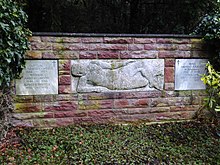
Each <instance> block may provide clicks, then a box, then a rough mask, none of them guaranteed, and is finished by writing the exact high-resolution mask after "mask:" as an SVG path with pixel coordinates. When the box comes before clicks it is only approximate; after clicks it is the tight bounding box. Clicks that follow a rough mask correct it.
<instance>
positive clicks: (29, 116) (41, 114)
mask: <svg viewBox="0 0 220 165" xmlns="http://www.w3.org/2000/svg"><path fill="white" fill-rule="evenodd" d="M12 116H13V118H15V119H18V120H27V119H34V118H53V113H51V112H38V113H36V112H35V113H14V114H13V115H12Z"/></svg>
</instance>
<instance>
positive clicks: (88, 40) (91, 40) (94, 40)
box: [81, 37, 103, 43]
mask: <svg viewBox="0 0 220 165" xmlns="http://www.w3.org/2000/svg"><path fill="white" fill-rule="evenodd" d="M81 40H82V43H100V42H103V37H95V38H94V37H93V38H87V37H86V38H82V39H81Z"/></svg>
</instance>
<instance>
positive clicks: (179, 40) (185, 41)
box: [173, 38, 191, 44]
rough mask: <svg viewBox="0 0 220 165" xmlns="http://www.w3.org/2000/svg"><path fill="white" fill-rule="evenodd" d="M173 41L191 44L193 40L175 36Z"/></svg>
mask: <svg viewBox="0 0 220 165" xmlns="http://www.w3.org/2000/svg"><path fill="white" fill-rule="evenodd" d="M173 43H174V44H190V43H191V40H190V39H182V38H180V39H178V38H175V39H173Z"/></svg>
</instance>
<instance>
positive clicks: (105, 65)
mask: <svg viewBox="0 0 220 165" xmlns="http://www.w3.org/2000/svg"><path fill="white" fill-rule="evenodd" d="M71 69H72V70H71V71H72V72H71V74H72V90H73V92H106V91H146V90H157V89H163V85H164V60H163V59H143V60H78V61H76V60H73V61H72V68H71Z"/></svg>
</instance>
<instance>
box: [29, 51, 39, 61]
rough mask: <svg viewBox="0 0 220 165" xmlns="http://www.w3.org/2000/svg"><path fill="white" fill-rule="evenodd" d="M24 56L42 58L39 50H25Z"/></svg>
mask: <svg viewBox="0 0 220 165" xmlns="http://www.w3.org/2000/svg"><path fill="white" fill-rule="evenodd" d="M25 58H27V59H40V58H42V52H41V51H27V52H26V54H25Z"/></svg>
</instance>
